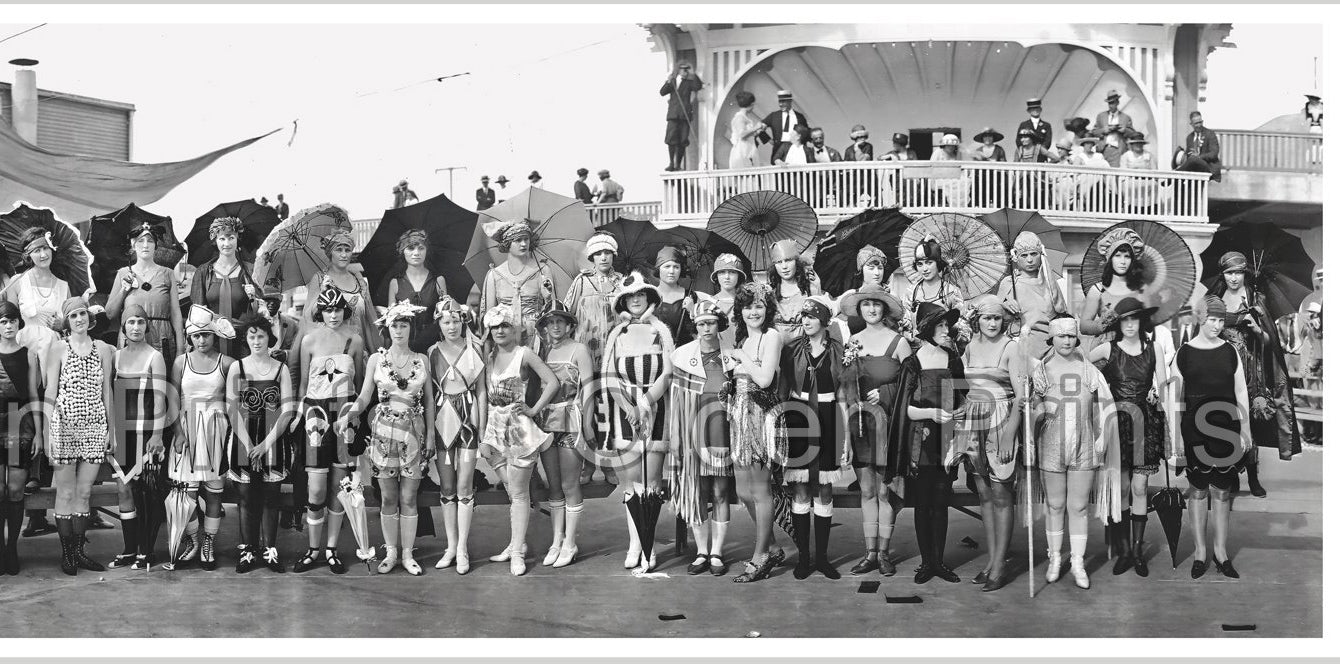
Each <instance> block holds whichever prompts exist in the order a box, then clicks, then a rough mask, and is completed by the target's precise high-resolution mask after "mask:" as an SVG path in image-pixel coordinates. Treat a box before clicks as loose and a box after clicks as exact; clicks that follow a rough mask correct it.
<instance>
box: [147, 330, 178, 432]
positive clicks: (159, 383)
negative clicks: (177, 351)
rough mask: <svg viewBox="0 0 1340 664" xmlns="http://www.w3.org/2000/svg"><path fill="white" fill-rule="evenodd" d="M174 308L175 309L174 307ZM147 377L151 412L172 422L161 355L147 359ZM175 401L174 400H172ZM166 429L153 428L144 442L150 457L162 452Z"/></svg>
mask: <svg viewBox="0 0 1340 664" xmlns="http://www.w3.org/2000/svg"><path fill="white" fill-rule="evenodd" d="M174 308H176V307H174ZM149 375H150V377H151V378H150V379H151V387H150V393H151V394H152V395H153V404H154V405H153V412H155V413H165V414H166V416H167V419H165V420H161V421H164V422H172V421H174V417H175V415H176V413H175V412H166V411H167V410H168V409H169V408H172V410H174V411H175V410H176V408H175V407H174V406H175V404H172V403H169V400H168V398H167V389H168V383H167V363H166V362H164V361H163V354H162V353H159V352H157V351H154V353H153V355H152V356H151V357H150V358H149ZM173 401H175V399H174V400H173ZM164 428H166V427H155V428H154V430H153V433H152V434H150V435H149V440H148V441H146V442H145V451H146V452H148V453H149V454H151V455H154V456H158V455H159V454H160V453H161V452H162V451H163V429H164Z"/></svg>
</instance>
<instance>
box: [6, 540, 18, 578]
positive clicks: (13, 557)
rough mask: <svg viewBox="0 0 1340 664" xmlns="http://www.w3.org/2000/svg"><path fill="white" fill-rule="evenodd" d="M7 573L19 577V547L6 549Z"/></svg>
mask: <svg viewBox="0 0 1340 664" xmlns="http://www.w3.org/2000/svg"><path fill="white" fill-rule="evenodd" d="M5 573H6V574H8V575H10V576H18V575H19V548H18V547H17V546H11V547H9V548H7V549H5Z"/></svg>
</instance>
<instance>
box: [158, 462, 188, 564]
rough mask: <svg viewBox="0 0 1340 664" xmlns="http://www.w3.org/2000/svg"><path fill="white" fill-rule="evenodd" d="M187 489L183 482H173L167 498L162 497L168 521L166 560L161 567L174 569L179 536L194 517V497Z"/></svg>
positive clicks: (179, 543) (179, 540) (179, 542)
mask: <svg viewBox="0 0 1340 664" xmlns="http://www.w3.org/2000/svg"><path fill="white" fill-rule="evenodd" d="M189 490H190V487H189V486H188V485H186V484H185V483H184V482H174V483H173V484H172V490H171V491H169V492H168V495H167V498H164V499H163V508H164V510H165V511H166V512H167V522H168V560H167V562H165V563H163V569H167V570H171V569H176V567H177V547H178V546H180V545H181V536H182V534H183V533H185V532H186V524H188V523H190V522H191V519H193V518H195V499H194V498H192V497H191V494H190V493H188V491H189Z"/></svg>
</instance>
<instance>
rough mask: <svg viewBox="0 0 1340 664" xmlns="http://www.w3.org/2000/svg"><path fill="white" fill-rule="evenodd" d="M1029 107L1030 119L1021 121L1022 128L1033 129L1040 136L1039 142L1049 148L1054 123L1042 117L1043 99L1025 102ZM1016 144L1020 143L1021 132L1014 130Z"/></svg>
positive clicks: (1020, 126)
mask: <svg viewBox="0 0 1340 664" xmlns="http://www.w3.org/2000/svg"><path fill="white" fill-rule="evenodd" d="M1025 106H1027V108H1028V119H1027V120H1024V121H1023V122H1020V123H1019V128H1020V129H1032V130H1033V133H1034V134H1036V135H1037V137H1038V144H1039V145H1041V146H1042V147H1044V148H1047V149H1048V150H1050V149H1051V147H1052V125H1051V123H1050V122H1047V121H1046V120H1043V119H1042V100H1041V99H1037V98H1033V99H1029V100H1028V101H1027V102H1025ZM1014 136H1015V138H1014V144H1015V146H1018V145H1019V132H1017V131H1016V132H1014Z"/></svg>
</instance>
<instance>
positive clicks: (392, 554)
mask: <svg viewBox="0 0 1340 664" xmlns="http://www.w3.org/2000/svg"><path fill="white" fill-rule="evenodd" d="M396 561H397V557H396V548H395V547H394V546H391V545H390V544H387V545H386V557H385V558H382V562H381V564H380V565H377V573H378V574H390V573H391V570H393V569H395V566H396Z"/></svg>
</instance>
